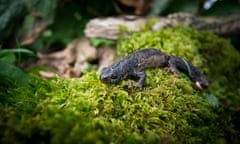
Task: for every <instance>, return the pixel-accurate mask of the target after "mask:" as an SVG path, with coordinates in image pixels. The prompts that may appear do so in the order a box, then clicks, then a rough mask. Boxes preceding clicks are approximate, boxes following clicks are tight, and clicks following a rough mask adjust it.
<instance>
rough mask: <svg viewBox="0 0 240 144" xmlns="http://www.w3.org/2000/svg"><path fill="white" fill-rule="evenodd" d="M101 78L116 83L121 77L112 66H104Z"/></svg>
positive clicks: (105, 81)
mask: <svg viewBox="0 0 240 144" xmlns="http://www.w3.org/2000/svg"><path fill="white" fill-rule="evenodd" d="M99 79H100V80H101V81H102V82H104V83H116V82H118V81H119V79H120V78H119V76H118V75H117V73H116V72H114V71H113V70H112V69H111V68H103V69H102V71H101V74H100V78H99Z"/></svg>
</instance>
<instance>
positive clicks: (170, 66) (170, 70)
mask: <svg viewBox="0 0 240 144" xmlns="http://www.w3.org/2000/svg"><path fill="white" fill-rule="evenodd" d="M165 69H166V72H167V73H173V74H174V75H175V76H178V74H179V71H178V70H177V68H176V66H175V65H174V64H173V63H171V62H169V64H168V67H166V68H165Z"/></svg>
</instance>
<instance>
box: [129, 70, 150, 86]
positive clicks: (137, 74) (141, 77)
mask: <svg viewBox="0 0 240 144" xmlns="http://www.w3.org/2000/svg"><path fill="white" fill-rule="evenodd" d="M131 75H132V76H135V77H139V80H138V82H137V84H136V85H135V86H136V87H138V88H140V89H142V87H143V84H144V81H145V79H146V74H145V73H144V72H133V73H132V74H131Z"/></svg>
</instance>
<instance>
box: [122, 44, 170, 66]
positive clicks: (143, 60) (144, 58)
mask: <svg viewBox="0 0 240 144" xmlns="http://www.w3.org/2000/svg"><path fill="white" fill-rule="evenodd" d="M124 59H125V61H126V63H131V64H132V66H133V67H134V69H135V70H137V71H139V70H142V69H145V68H156V67H165V66H167V59H168V56H167V55H166V54H164V53H162V52H161V51H160V50H157V49H154V48H148V49H142V50H140V51H137V52H134V53H132V54H131V55H129V56H128V57H126V58H124Z"/></svg>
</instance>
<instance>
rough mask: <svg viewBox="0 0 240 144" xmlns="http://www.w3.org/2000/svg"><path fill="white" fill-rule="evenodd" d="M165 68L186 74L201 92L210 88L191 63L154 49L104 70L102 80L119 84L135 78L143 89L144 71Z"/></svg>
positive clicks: (127, 58)
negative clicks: (124, 80) (129, 78)
mask: <svg viewBox="0 0 240 144" xmlns="http://www.w3.org/2000/svg"><path fill="white" fill-rule="evenodd" d="M165 67H166V68H167V70H168V71H169V72H172V73H174V74H177V73H178V71H180V72H182V73H184V74H186V75H187V76H188V77H189V78H190V79H191V81H192V82H193V83H194V87H195V88H197V89H199V90H202V89H204V88H207V87H208V81H207V80H206V78H205V76H204V75H203V74H201V73H200V72H199V71H198V69H197V68H196V67H194V66H193V65H192V64H191V63H190V62H187V61H185V60H184V59H182V58H180V57H177V56H172V55H167V54H165V53H163V52H161V51H160V50H157V49H154V48H146V49H141V50H139V51H136V52H134V53H132V54H130V55H128V56H127V57H125V58H123V59H121V60H120V61H118V62H116V63H114V64H113V65H111V66H109V67H106V68H103V69H102V71H101V74H100V80H101V81H102V82H104V83H118V82H120V81H121V80H123V79H125V78H127V77H129V76H134V77H138V78H139V80H138V82H137V83H136V87H138V88H140V89H142V87H143V84H144V81H145V79H146V74H145V73H144V72H142V70H143V69H147V68H165Z"/></svg>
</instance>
